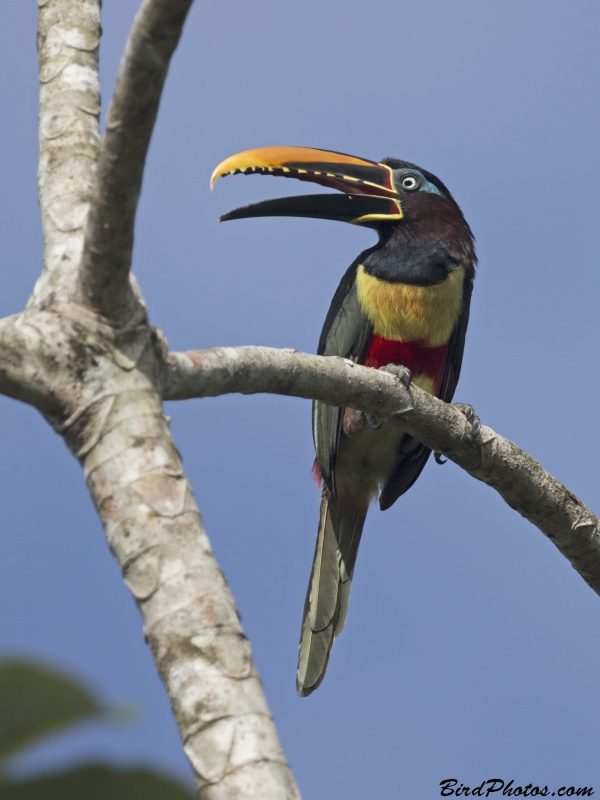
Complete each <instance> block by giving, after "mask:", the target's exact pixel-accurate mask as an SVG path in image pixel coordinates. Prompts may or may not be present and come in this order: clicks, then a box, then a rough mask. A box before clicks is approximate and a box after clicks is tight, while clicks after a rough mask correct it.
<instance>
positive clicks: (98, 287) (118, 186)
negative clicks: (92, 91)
mask: <svg viewBox="0 0 600 800" xmlns="http://www.w3.org/2000/svg"><path fill="white" fill-rule="evenodd" d="M192 1H193V0H145V1H144V3H143V4H142V7H141V8H140V10H139V12H138V14H137V16H136V18H135V22H134V24H133V28H132V30H131V33H130V36H129V40H128V42H127V47H126V49H125V53H124V55H123V59H122V61H121V67H120V70H119V76H118V79H117V85H116V88H115V93H114V96H113V99H112V102H111V105H110V109H109V111H108V117H107V121H106V131H105V133H104V137H103V139H102V146H101V149H100V155H99V157H98V165H97V168H96V173H95V176H94V183H93V188H92V199H91V206H90V211H89V215H88V220H87V227H86V232H85V245H84V250H83V258H82V261H81V267H80V271H79V284H80V291H81V293H82V297H83V300H84V302H85V303H86V304H87V305H89V306H90V307H92V308H93V309H95V310H97V311H99V312H100V313H102V314H103V315H104V316H106V317H108V318H109V319H111V320H115V321H120V320H122V319H123V318H124V317H125V316H126V315H127V309H128V305H129V303H130V300H131V297H130V292H129V269H130V266H131V254H132V251H133V234H134V224H135V216H136V210H137V204H138V199H139V196H140V191H141V187H142V177H143V173H144V165H145V161H146V154H147V152H148V146H149V144H150V138H151V136H152V131H153V128H154V123H155V121H156V115H157V113H158V106H159V103H160V98H161V94H162V90H163V85H164V82H165V78H166V76H167V71H168V68H169V63H170V60H171V56H172V55H173V52H174V51H175V48H176V47H177V44H178V42H179V38H180V36H181V31H182V29H183V24H184V22H185V19H186V16H187V14H188V11H189V9H190V7H191V5H192Z"/></svg>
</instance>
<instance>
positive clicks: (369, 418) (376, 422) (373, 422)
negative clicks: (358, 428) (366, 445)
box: [360, 411, 383, 431]
mask: <svg viewBox="0 0 600 800" xmlns="http://www.w3.org/2000/svg"><path fill="white" fill-rule="evenodd" d="M360 413H361V414H362V415H363V418H364V420H365V422H366V423H367V425H368V426H369V427H370V428H373V430H374V431H378V430H379V428H381V426H382V425H383V420H382V419H376V418H375V417H374V416H373V415H372V414H367V413H366V411H361V412H360Z"/></svg>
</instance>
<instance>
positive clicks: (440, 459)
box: [433, 452, 448, 466]
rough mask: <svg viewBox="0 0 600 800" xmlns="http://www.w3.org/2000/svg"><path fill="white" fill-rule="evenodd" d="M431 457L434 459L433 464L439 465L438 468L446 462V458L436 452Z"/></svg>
mask: <svg viewBox="0 0 600 800" xmlns="http://www.w3.org/2000/svg"><path fill="white" fill-rule="evenodd" d="M433 457H434V459H435V463H436V464H440V466H443V465H444V464H445V463H446V462H447V461H448V459H447V458H444V457H443V456H442V454H441V453H438V452H434V454H433Z"/></svg>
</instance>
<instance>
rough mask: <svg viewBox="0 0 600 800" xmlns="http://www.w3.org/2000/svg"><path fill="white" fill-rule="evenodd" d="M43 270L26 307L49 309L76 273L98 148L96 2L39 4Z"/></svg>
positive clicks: (72, 0)
mask: <svg viewBox="0 0 600 800" xmlns="http://www.w3.org/2000/svg"><path fill="white" fill-rule="evenodd" d="M38 5H39V18H38V50H39V59H40V161H39V169H38V184H39V197H40V209H41V214H42V227H43V231H44V269H43V272H42V276H41V278H40V279H39V280H38V282H37V285H36V287H35V289H34V292H33V295H32V297H31V299H30V301H29V307H32V306H35V307H38V308H39V307H47V306H48V305H49V304H50V302H51V297H52V296H53V294H54V292H55V290H56V289H57V288H58V287H59V286H61V285H62V282H63V279H64V278H65V276H67V275H70V274H72V272H73V270H74V269H75V268H76V267H77V266H78V264H79V261H80V258H81V252H82V248H83V232H84V225H85V220H86V216H87V213H88V207H89V199H90V198H89V194H90V187H91V183H92V176H93V173H94V168H95V166H96V159H97V157H98V150H99V147H100V133H99V128H98V116H99V113H100V86H99V83H98V44H99V37H100V0H88V1H87V2H85V3H82V2H81V0H38Z"/></svg>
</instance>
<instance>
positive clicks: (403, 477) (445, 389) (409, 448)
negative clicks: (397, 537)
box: [379, 277, 473, 511]
mask: <svg viewBox="0 0 600 800" xmlns="http://www.w3.org/2000/svg"><path fill="white" fill-rule="evenodd" d="M472 292H473V279H472V278H468V277H465V283H464V287H463V303H462V311H461V314H460V317H459V318H458V322H457V323H456V326H455V328H454V330H453V331H452V336H451V337H450V342H449V344H448V359H447V361H446V370H445V372H444V378H443V381H442V388H441V390H440V398H441V399H442V400H444V401H445V402H446V403H450V402H451V400H452V398H453V397H454V392H455V390H456V384H457V383H458V377H459V375H460V368H461V365H462V359H463V352H464V349H465V336H466V333H467V325H468V324H469V309H470V305H471V294H472ZM430 455H431V450H430V449H429V448H428V447H425V445H422V444H420V443H419V442H417V440H416V439H413V437H412V436H409V435H408V434H407V435H406V436H405V437H404V439H403V440H402V442H401V444H400V451H399V453H398V463H397V464H396V468H395V470H394V472H393V474H392V477H391V478H390V480H389V481H388V483H387V485H386V486H385V488H384V490H383V491H382V492H381V494H380V496H379V507H380V508H381V510H382V511H385V510H386V508H389V507H390V506H391V505H393V504H394V503H395V502H396V500H397V499H398V498H399V497H400V495H403V494H404V492H406V491H408V489H410V487H411V486H412V485H413V483H414V482H415V481H416V480H417V478H418V477H419V475H420V474H421V471H422V470H423V467H424V466H425V464H426V463H427V459H428V458H429V456H430Z"/></svg>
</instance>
